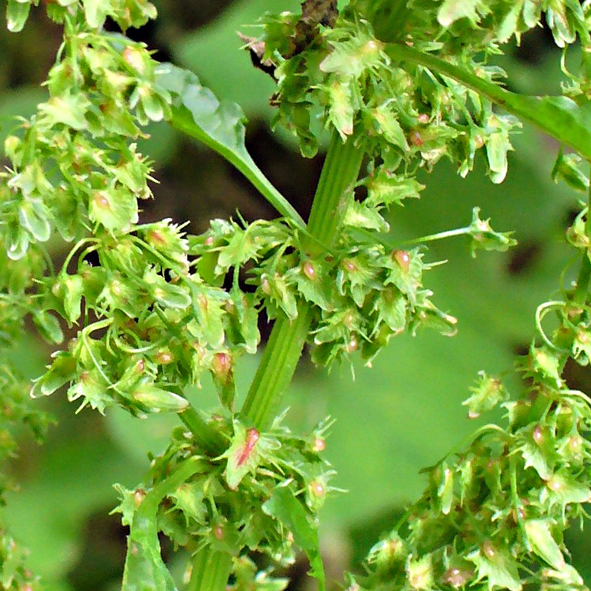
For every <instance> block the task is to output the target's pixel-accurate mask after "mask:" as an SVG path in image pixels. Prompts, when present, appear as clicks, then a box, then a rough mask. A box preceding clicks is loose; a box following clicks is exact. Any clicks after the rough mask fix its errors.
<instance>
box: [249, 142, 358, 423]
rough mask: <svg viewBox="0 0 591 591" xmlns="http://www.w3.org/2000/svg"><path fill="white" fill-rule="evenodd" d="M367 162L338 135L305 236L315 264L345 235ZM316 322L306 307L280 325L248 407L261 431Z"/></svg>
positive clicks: (326, 162)
mask: <svg viewBox="0 0 591 591" xmlns="http://www.w3.org/2000/svg"><path fill="white" fill-rule="evenodd" d="M362 158H363V151H362V150H361V149H360V148H359V147H358V146H356V145H355V143H354V142H353V140H351V139H349V140H348V141H346V142H343V141H342V140H341V138H340V137H339V135H338V134H336V132H335V134H334V137H333V139H332V142H331V144H330V148H329V150H328V154H327V156H326V161H325V163H324V167H323V169H322V174H321V176H320V181H319V183H318V188H317V190H316V195H315V197H314V203H313V205H312V211H311V212H310V219H309V221H308V226H307V229H308V233H309V234H310V236H311V238H310V239H308V238H306V237H305V236H304V241H303V246H304V249H305V250H306V255H308V256H310V257H311V258H312V259H313V258H315V257H320V256H322V255H323V254H324V252H321V251H320V249H319V243H320V244H325V245H326V246H327V247H328V248H330V247H331V246H332V244H333V243H334V241H335V240H336V239H337V237H338V235H339V232H340V230H341V227H342V225H343V222H344V219H345V213H346V211H347V205H348V202H349V200H350V199H352V191H353V187H354V185H355V181H356V180H357V176H358V175H359V169H360V168H361V160H362ZM310 320H311V317H310V308H309V306H308V305H307V303H301V304H300V306H299V309H298V317H297V318H296V319H295V320H293V321H291V320H289V319H288V318H287V317H286V316H284V315H283V316H280V317H279V318H278V319H277V321H276V322H275V326H274V327H273V330H272V332H271V337H270V339H269V342H268V344H267V347H266V348H265V352H264V353H263V358H262V360H261V363H260V365H259V369H258V371H257V373H256V375H255V378H254V380H253V382H252V385H251V388H250V391H249V392H248V395H247V398H246V401H245V403H244V407H243V408H242V417H243V420H245V421H246V422H247V423H250V424H252V425H253V426H254V427H256V428H257V429H264V428H265V427H266V426H267V423H268V422H269V417H270V416H271V412H272V411H273V410H274V408H275V406H276V405H277V403H278V401H279V398H280V396H281V395H282V394H283V393H284V392H285V390H286V389H287V386H288V385H289V383H290V381H291V379H292V377H293V374H294V372H295V369H296V366H297V364H298V361H299V359H300V356H301V354H302V350H303V348H304V343H305V342H306V337H307V335H308V329H309V326H310Z"/></svg>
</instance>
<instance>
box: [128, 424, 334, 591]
mask: <svg viewBox="0 0 591 591" xmlns="http://www.w3.org/2000/svg"><path fill="white" fill-rule="evenodd" d="M212 420H214V421H216V422H217V429H218V430H219V432H220V433H222V434H223V436H224V438H225V439H226V440H227V442H228V448H227V450H226V451H225V452H224V453H223V454H222V455H220V456H219V457H218V458H213V459H212V458H204V457H203V458H200V459H199V461H200V466H199V469H198V470H197V471H195V473H194V475H193V476H192V477H191V478H189V479H187V480H186V481H185V482H183V483H182V484H181V486H178V487H174V488H172V489H171V490H170V491H169V492H168V493H167V494H166V495H165V496H164V498H163V500H162V502H161V503H160V508H159V510H158V513H157V520H158V528H159V530H160V531H162V532H163V533H165V534H166V535H167V536H168V537H169V538H170V539H171V540H172V541H173V543H174V544H175V546H178V547H185V548H187V549H188V550H189V551H192V552H194V551H196V550H198V549H199V548H203V547H205V546H207V547H210V548H212V549H213V550H215V551H220V552H226V553H229V554H231V555H232V556H236V557H238V556H241V555H242V556H246V553H247V552H249V551H256V552H259V553H263V554H266V555H267V556H268V557H269V558H270V559H272V560H273V561H274V562H277V563H279V564H283V565H287V564H290V563H292V562H293V561H294V560H295V548H294V536H295V537H296V538H297V537H298V535H299V533H300V530H301V528H304V529H305V530H306V531H308V534H311V533H312V532H314V531H315V528H316V514H317V512H318V510H319V509H320V507H322V505H323V504H324V501H325V499H326V498H327V496H330V494H331V493H332V492H333V491H335V489H334V488H332V487H331V486H330V485H329V481H330V478H331V477H332V476H333V475H334V471H333V470H331V469H330V466H329V465H328V464H327V463H326V461H325V460H323V459H322V457H321V453H322V451H323V450H324V447H325V436H326V431H327V429H328V428H329V427H330V423H329V422H325V423H322V424H320V425H318V427H317V428H316V429H315V430H314V431H313V432H312V433H311V435H310V436H309V437H296V436H294V435H292V434H291V432H290V431H289V429H287V428H286V427H284V426H283V425H281V421H282V417H278V418H277V419H276V420H275V421H274V423H273V425H272V426H271V427H270V428H269V429H268V430H267V431H265V432H264V433H259V432H258V431H257V430H256V429H253V428H250V429H247V428H246V427H245V426H244V425H243V424H241V423H240V422H239V421H237V420H234V421H233V422H228V421H226V420H224V419H222V418H221V417H214V418H212ZM199 454H200V450H198V449H196V448H195V446H194V443H193V441H192V437H191V435H190V434H187V433H184V432H183V431H182V429H178V430H176V431H175V432H174V434H173V441H172V442H171V444H170V446H169V448H168V449H167V450H166V451H165V452H164V453H163V454H162V455H161V456H158V457H155V458H153V460H152V466H151V469H150V472H149V474H148V475H147V478H146V481H145V483H144V484H142V485H141V486H140V487H138V488H136V489H134V490H127V489H125V488H123V487H121V486H119V485H118V486H117V488H118V489H119V492H120V495H121V498H122V502H121V504H120V506H119V508H118V510H119V511H120V512H121V513H122V514H123V523H124V524H126V525H130V526H131V527H132V530H133V527H134V519H135V516H136V515H137V514H138V511H140V510H141V507H142V504H143V503H144V502H145V499H146V497H147V495H149V494H150V493H149V492H146V491H150V490H154V488H155V487H157V486H158V485H160V484H161V483H164V484H166V482H167V476H168V475H170V474H174V473H175V472H176V471H177V470H178V469H179V468H181V469H182V466H183V465H186V463H187V462H188V461H194V459H195V457H199ZM277 491H280V492H277ZM283 497H286V498H283ZM280 498H281V501H280V500H279V499H280ZM286 499H289V500H288V501H287V504H288V505H289V508H290V513H291V515H290V516H286V515H284V514H283V513H282V511H281V509H280V505H281V503H284V502H285V501H286ZM290 519H293V524H291V525H290V523H289V520H290ZM133 535H134V534H133V531H132V536H133ZM314 535H315V534H314ZM244 566H245V565H243V567H244ZM245 574H246V573H243V575H245ZM265 578H266V577H265ZM271 581H272V579H268V584H271ZM275 584H276V583H275Z"/></svg>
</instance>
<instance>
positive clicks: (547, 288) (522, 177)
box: [0, 0, 591, 591]
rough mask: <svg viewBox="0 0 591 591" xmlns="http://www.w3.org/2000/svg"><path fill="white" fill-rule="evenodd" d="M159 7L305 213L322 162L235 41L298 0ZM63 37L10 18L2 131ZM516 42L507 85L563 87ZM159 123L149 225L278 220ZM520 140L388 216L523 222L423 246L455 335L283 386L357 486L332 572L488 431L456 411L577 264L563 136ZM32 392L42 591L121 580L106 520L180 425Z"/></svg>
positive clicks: (327, 534) (419, 231)
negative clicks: (474, 215)
mask: <svg viewBox="0 0 591 591" xmlns="http://www.w3.org/2000/svg"><path fill="white" fill-rule="evenodd" d="M156 4H157V5H158V8H159V10H160V15H161V16H160V19H159V20H158V21H157V22H156V23H155V24H150V25H149V26H147V27H145V28H144V29H142V30H141V31H139V32H133V36H134V38H137V39H140V40H143V41H145V42H147V43H148V44H149V46H150V47H152V48H154V49H157V53H156V57H157V58H158V59H161V60H169V61H174V62H175V63H177V64H179V65H182V66H185V67H189V68H191V69H193V70H194V71H195V72H196V73H197V74H198V75H199V76H200V77H201V79H202V82H203V83H205V84H207V85H209V86H210V87H211V88H212V89H213V90H214V91H215V92H216V93H217V94H218V96H220V97H223V98H227V99H231V100H234V101H236V102H238V103H239V104H240V105H242V107H243V108H244V110H245V112H246V114H247V116H248V118H249V124H248V138H247V139H248V146H249V149H250V151H251V153H252V154H253V157H254V158H255V159H256V160H257V162H258V163H259V165H260V166H261V168H262V169H263V170H264V171H265V173H266V174H267V175H268V176H269V178H270V179H271V180H272V181H273V182H274V183H275V184H276V185H277V187H278V188H279V189H280V190H281V191H282V192H283V193H284V194H285V195H286V196H288V197H289V199H290V200H291V201H292V203H293V204H294V205H295V206H296V207H297V208H298V209H299V210H300V212H301V213H302V214H303V215H307V212H308V209H309V207H310V200H311V195H312V194H313V191H314V187H315V183H316V180H317V178H318V175H319V171H320V168H321V165H322V156H319V157H317V158H316V159H314V160H309V161H307V160H304V159H302V158H301V157H300V156H299V154H298V153H297V152H296V151H295V150H294V144H293V142H292V141H291V140H290V138H289V137H287V135H286V134H284V133H281V132H280V133H277V134H274V135H273V134H272V133H271V131H270V129H269V120H270V118H271V116H272V114H273V111H272V107H270V106H269V97H270V95H271V94H272V92H273V81H272V80H271V79H270V78H269V77H267V76H265V75H264V74H263V73H261V72H259V71H257V70H255V69H254V68H253V67H252V66H251V64H250V60H249V58H248V55H247V54H246V53H245V52H244V51H241V50H240V46H241V42H240V40H239V38H238V36H237V35H236V31H237V30H238V29H241V30H242V31H243V32H244V33H245V34H256V30H254V32H253V29H251V28H248V27H242V25H244V24H248V23H250V24H252V23H255V22H256V19H257V17H258V16H260V15H261V14H262V13H263V12H264V11H266V10H273V11H280V10H297V9H298V6H299V2H298V1H297V0H244V1H241V2H240V1H233V0H200V1H199V2H192V3H184V2H173V1H171V0H170V1H168V2H156ZM60 35H61V31H60V29H59V27H57V26H55V25H53V24H52V23H50V22H48V20H47V19H46V18H45V16H44V11H43V10H41V9H39V10H36V11H34V14H33V18H32V19H31V21H30V22H29V24H28V25H27V27H26V29H25V31H23V32H22V33H20V34H19V35H11V34H9V33H8V32H6V31H5V30H4V29H2V30H0V55H1V56H2V59H1V60H0V124H1V128H0V140H3V139H4V137H5V135H6V133H7V132H8V130H10V129H11V127H13V119H11V118H12V117H14V116H15V115H25V116H26V115H29V114H31V113H32V112H33V111H34V109H35V105H36V104H37V102H38V101H39V100H41V99H42V98H43V96H44V91H43V90H42V89H41V88H40V86H39V84H40V83H41V82H42V81H43V79H44V78H45V75H46V72H47V70H48V68H49V67H50V66H51V63H52V60H53V59H54V56H55V52H56V50H57V48H58V46H59V43H60ZM508 54H509V55H508V56H507V57H504V58H502V59H500V60H499V62H500V64H501V65H502V66H503V67H504V68H505V69H506V70H507V72H508V73H509V78H510V86H511V87H512V88H514V89H516V90H520V91H523V92H529V93H548V94H552V93H556V92H557V91H558V90H559V84H560V69H559V64H558V59H559V55H558V54H557V52H556V51H554V50H553V49H552V47H551V43H550V41H549V38H548V36H547V35H546V34H545V32H544V30H542V29H540V30H538V31H536V32H535V33H534V34H530V35H528V36H526V37H525V38H524V40H523V43H522V45H521V46H520V47H519V48H513V49H511V50H510V51H509V52H508ZM150 131H151V134H152V136H151V138H150V139H149V140H147V141H145V142H143V145H142V149H143V150H144V151H145V152H146V153H148V154H149V155H150V157H151V158H152V159H153V160H154V162H155V164H154V168H155V174H154V176H155V177H156V178H157V179H158V180H159V182H160V184H159V185H155V186H154V192H155V195H156V199H155V201H154V202H153V203H150V204H148V205H147V207H146V209H145V211H144V213H143V219H144V220H153V219H160V218H162V217H172V218H174V219H175V220H176V221H178V222H184V221H185V220H190V222H191V225H190V227H189V230H190V231H191V232H199V231H202V230H204V229H205V228H206V227H207V224H208V221H209V220H210V219H211V218H212V217H220V216H222V217H227V216H230V215H233V213H234V212H235V211H236V210H239V211H240V213H241V214H242V216H244V217H245V218H246V219H247V220H252V219H256V218H259V217H272V216H273V211H272V210H271V209H270V207H269V206H268V205H267V204H266V202H264V200H262V199H261V198H260V197H259V196H258V195H257V193H256V191H255V190H254V189H253V188H252V187H250V186H249V185H248V183H247V182H246V181H245V180H244V179H243V178H241V176H240V175H239V174H238V173H236V172H235V171H233V170H232V169H231V168H229V166H228V165H227V164H226V163H225V162H224V161H223V160H221V159H220V158H219V157H217V156H216V155H215V154H212V153H210V152H208V151H207V150H206V149H204V148H203V147H202V146H199V145H196V144H194V143H191V142H189V141H187V140H185V139H183V138H181V137H179V136H178V135H176V134H175V133H174V132H173V131H172V130H171V129H170V128H168V127H166V126H162V125H161V126H156V127H154V128H153V129H151V130H150ZM514 145H515V147H516V151H515V152H514V153H512V154H511V155H510V172H509V176H508V178H507V180H506V182H505V183H503V184H502V185H500V186H494V185H492V184H491V183H490V182H489V181H488V179H487V178H486V177H485V175H484V166H482V165H481V166H479V167H478V169H477V170H476V171H475V172H474V173H473V174H471V175H469V176H468V178H467V179H465V180H463V179H461V178H459V177H458V176H457V174H456V173H455V171H454V170H453V169H452V168H451V167H450V166H448V165H447V164H446V163H441V164H440V165H438V166H437V167H436V169H435V171H434V172H433V173H432V174H431V175H430V176H429V177H426V178H424V179H423V182H424V183H425V184H426V185H427V187H428V188H427V190H426V191H425V193H424V196H423V198H422V199H421V200H420V201H418V202H414V203H410V204H409V205H407V206H406V207H405V208H399V209H396V210H395V211H393V212H392V218H391V225H392V239H393V240H397V241H398V240H404V239H409V238H414V237H417V236H421V235H425V234H430V233H433V232H438V231H442V230H447V229H451V228H455V227H460V226H463V225H466V224H468V223H469V222H470V219H471V210H472V208H473V207H474V206H476V205H478V206H480V207H481V208H482V215H483V216H484V217H485V218H486V217H490V218H491V219H492V223H493V227H494V228H495V229H497V230H501V231H508V230H514V231H515V237H516V238H517V239H518V241H519V246H518V247H517V248H515V249H513V250H512V251H511V252H508V253H503V254H499V253H494V254H489V253H483V254H480V255H479V257H478V258H477V259H472V258H470V256H469V254H468V249H467V248H466V244H465V243H464V242H463V241H462V240H461V239H459V240H455V241H453V240H452V241H449V242H444V243H437V244H435V245H433V247H432V248H431V249H430V250H429V252H428V253H427V255H426V259H427V260H428V261H431V262H435V261H447V263H446V264H445V265H441V266H437V267H435V268H434V269H433V270H432V271H430V272H429V273H428V274H427V276H426V278H425V279H426V281H425V282H426V285H427V286H428V287H429V288H430V289H431V290H432V291H433V292H434V294H435V296H434V301H435V302H436V303H437V304H438V305H439V307H440V308H442V309H444V310H446V311H448V312H449V313H451V314H453V315H454V316H456V317H457V318H458V321H459V323H458V326H459V332H458V335H457V336H455V337H454V338H451V339H450V338H446V337H442V336H439V335H437V334H431V333H428V332H423V333H420V334H419V335H417V336H416V337H415V338H412V337H409V336H402V337H398V338H396V339H394V340H393V341H392V343H391V345H390V347H389V348H388V349H387V350H386V351H385V352H383V353H382V354H381V356H380V357H379V358H378V359H377V361H376V362H375V363H374V367H373V368H371V369H370V368H366V367H363V366H361V365H359V366H356V367H355V368H354V373H355V380H352V379H351V369H350V368H349V367H347V366H344V365H343V366H340V367H335V368H333V370H332V372H331V373H326V372H320V371H316V370H314V369H313V368H312V367H310V365H309V364H308V363H307V362H306V360H304V362H303V363H302V367H301V369H300V370H299V372H298V376H297V379H296V381H295V383H294V384H293V386H292V388H291V390H290V393H289V396H288V401H287V403H286V404H288V405H289V406H290V408H291V410H290V413H289V415H288V417H289V422H290V424H291V425H292V427H293V428H294V429H296V430H306V429H309V428H311V427H312V426H313V425H314V424H315V423H316V422H317V421H318V420H319V419H322V418H324V417H325V416H327V415H330V416H332V417H333V418H335V419H336V423H335V425H334V426H333V428H332V434H331V436H330V439H329V441H328V447H327V453H328V456H329V458H330V460H331V461H332V463H333V464H334V466H335V468H336V470H337V471H338V477H337V478H336V479H335V481H334V485H335V486H338V487H341V488H344V489H347V490H348V493H346V494H340V495H337V496H335V497H334V498H332V499H330V500H329V501H328V503H327V506H326V508H325V509H324V511H323V518H324V525H323V527H322V543H323V550H324V553H325V557H326V562H327V567H328V570H329V572H330V573H331V575H332V576H333V577H334V578H335V579H337V580H338V579H339V577H340V576H341V573H342V571H343V569H345V568H355V564H358V561H359V557H360V556H363V554H364V553H365V552H366V551H367V549H368V547H369V546H370V545H371V544H373V542H374V541H376V539H377V537H378V536H379V535H380V534H381V533H382V532H384V531H386V530H387V529H388V528H389V527H391V526H392V524H393V521H394V516H395V515H396V513H397V512H398V511H400V509H401V508H402V507H403V505H404V503H406V502H408V501H411V500H412V499H414V498H415V497H416V496H417V495H418V494H420V492H421V488H422V478H421V476H420V474H419V470H420V468H422V467H424V466H427V465H430V464H433V463H434V462H435V461H437V459H439V458H440V457H441V456H442V455H443V454H445V453H447V452H448V451H449V450H450V449H451V448H452V447H453V446H454V445H456V444H457V443H458V442H459V441H461V440H462V438H463V437H465V436H466V435H467V434H469V433H470V432H471V431H472V430H474V429H475V428H476V427H477V426H478V424H477V423H475V422H474V421H469V420H468V419H467V417H466V409H465V407H462V406H461V402H462V400H464V399H465V398H466V397H467V396H468V388H469V386H470V385H471V384H472V383H473V382H474V380H475V378H476V376H477V372H478V371H479V370H485V371H487V372H489V373H491V374H494V375H504V374H506V373H509V375H508V377H507V379H508V383H509V385H510V386H511V389H512V393H513V395H518V394H519V390H520V384H519V383H518V382H517V381H516V380H515V378H514V377H512V375H511V374H510V370H511V368H512V365H513V360H514V356H515V354H516V353H517V354H519V353H520V352H523V351H524V349H525V348H526V347H527V345H528V342H529V340H530V339H531V337H532V336H533V328H534V322H533V315H534V312H535V309H536V307H537V305H539V304H540V303H541V302H543V301H545V299H547V298H549V297H550V296H551V294H552V293H553V292H554V291H555V290H556V289H557V287H558V286H559V285H560V281H561V272H562V270H563V268H564V267H565V265H567V264H568V263H569V257H570V256H571V255H570V252H569V250H568V248H567V247H566V246H565V245H564V239H563V236H564V230H565V228H566V227H567V224H568V222H569V221H570V220H571V219H572V215H573V212H574V211H575V210H576V205H577V201H576V200H577V196H576V195H574V194H573V193H572V192H570V191H568V190H567V189H566V188H565V187H563V186H557V185H554V184H553V183H552V182H551V181H550V179H549V175H550V170H551V167H552V164H553V157H554V155H555V153H556V149H557V146H556V145H553V143H552V142H551V141H550V140H549V139H548V138H546V137H543V136H541V135H539V134H537V133H536V132H535V131H534V130H532V129H530V128H528V127H525V128H524V129H523V132H522V133H521V134H520V135H519V136H516V137H515V138H514ZM481 164H482V163H481ZM60 248H62V247H59V246H58V247H56V251H55V256H56V258H58V259H59V258H60V257H61V256H63V252H60ZM566 277H567V280H568V274H567V276H566ZM50 352H51V351H49V350H48V349H47V348H46V347H45V346H44V345H43V344H41V343H39V342H37V341H35V340H34V339H33V337H29V338H27V339H26V340H25V341H24V342H23V343H20V344H18V345H17V346H16V347H15V351H14V352H13V355H14V356H15V358H16V359H17V361H18V362H19V364H20V367H21V368H22V369H23V371H25V372H26V373H27V374H29V375H30V376H31V377H35V376H37V375H39V374H40V373H41V372H42V368H43V365H44V364H46V363H47V362H48V359H49V354H50ZM255 367H256V359H255V360H249V359H244V360H243V362H242V365H241V367H240V371H239V377H240V383H241V384H242V388H241V391H242V392H244V390H245V388H246V387H247V384H248V380H249V379H250V376H252V374H253V372H254V369H255ZM572 379H573V380H576V386H577V387H579V388H582V389H584V390H587V391H588V385H587V381H588V376H586V375H582V374H578V375H574V374H573V378H572ZM191 396H192V397H193V399H194V401H195V403H196V404H197V405H198V406H201V407H202V408H206V407H207V406H209V405H211V404H213V403H214V401H215V397H214V395H213V394H212V390H211V388H209V387H207V385H206V387H205V388H204V389H203V390H202V391H196V392H194V393H192V394H191ZM39 404H41V405H43V406H44V407H46V408H47V409H48V410H50V411H51V412H52V413H54V414H55V415H56V417H57V418H58V420H59V423H58V425H57V426H55V427H53V428H52V429H51V430H50V434H49V438H48V441H47V443H46V445H44V446H43V447H37V446H36V445H34V444H32V443H31V442H30V441H28V440H24V441H23V442H22V446H21V451H20V455H19V457H18V458H17V459H16V460H15V462H14V464H13V466H12V470H13V472H14V474H15V476H16V477H17V479H18V480H19V482H20V483H21V489H20V491H18V492H17V493H15V494H13V495H11V496H10V498H9V503H8V506H7V508H6V509H3V512H4V515H5V518H6V520H7V522H8V523H9V524H10V526H11V527H12V528H13V531H14V532H15V533H16V534H17V536H18V537H19V539H20V540H21V541H22V542H23V543H24V544H26V545H27V546H28V547H29V548H30V551H31V555H30V566H31V567H32V569H34V570H35V571H36V572H37V573H38V574H40V575H41V576H42V577H43V578H44V580H45V581H46V588H47V589H48V590H50V591H58V590H59V591H83V590H93V591H102V590H105V591H107V590H110V589H116V588H117V583H118V577H119V576H120V574H121V568H122V560H123V557H124V549H125V535H126V532H125V530H124V529H123V528H122V527H121V526H120V525H119V520H118V517H117V516H109V511H110V510H111V509H112V508H113V507H114V506H115V504H116V496H115V492H114V490H113V488H112V484H113V483H114V482H120V483H122V484H124V485H127V486H134V485H135V484H137V483H138V482H140V481H141V479H142V475H143V473H144V472H145V470H146V469H147V466H148V461H147V457H146V454H147V453H148V452H149V451H152V452H158V451H160V450H161V449H162V446H163V445H164V444H165V443H166V441H167V437H168V432H169V430H170V429H171V428H172V426H175V425H176V420H175V418H174V417H166V416H162V417H151V418H149V419H146V420H143V421H140V420H137V419H132V418H131V417H128V416H127V415H126V414H125V413H123V411H109V412H108V413H107V416H106V417H101V416H100V415H99V414H97V413H93V412H91V411H88V410H84V411H82V412H80V413H79V414H78V415H75V410H76V409H75V407H74V406H73V405H71V404H68V403H67V401H66V400H65V398H64V396H63V394H62V395H60V394H57V395H54V397H52V398H51V399H48V400H42V401H39ZM487 418H489V417H487ZM498 418H499V417H498V416H493V417H492V419H498ZM576 538H577V540H576V544H575V546H574V558H575V560H577V561H578V563H579V566H580V568H581V569H582V570H583V571H585V569H586V572H585V574H586V575H587V577H588V578H587V580H588V582H590V581H591V567H590V566H585V562H588V561H585V559H584V557H585V556H586V555H588V553H589V551H590V550H591V542H590V541H589V540H587V539H586V538H585V537H584V536H583V535H582V534H576ZM165 552H168V550H167V549H166V545H165ZM305 570H306V569H305V565H303V566H300V567H298V565H296V567H295V568H294V570H293V572H292V573H291V574H292V575H293V583H292V586H291V587H290V589H297V588H299V589H303V588H305V585H306V584H307V583H306V582H305V578H304V577H303V576H302V574H303V573H305Z"/></svg>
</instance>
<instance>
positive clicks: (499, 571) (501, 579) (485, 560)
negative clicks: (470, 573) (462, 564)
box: [466, 541, 522, 591]
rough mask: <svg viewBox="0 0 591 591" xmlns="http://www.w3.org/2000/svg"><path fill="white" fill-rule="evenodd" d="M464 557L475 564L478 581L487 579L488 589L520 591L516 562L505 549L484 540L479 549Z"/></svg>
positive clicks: (491, 590)
mask: <svg viewBox="0 0 591 591" xmlns="http://www.w3.org/2000/svg"><path fill="white" fill-rule="evenodd" d="M466 558H467V559H468V560H470V561H471V562H473V563H474V564H475V565H476V569H477V572H478V580H479V581H480V580H482V579H488V581H487V582H488V588H489V590H490V591H493V589H496V588H498V589H509V591H521V588H522V587H521V582H520V577H519V571H518V570H517V562H516V561H515V559H514V558H513V557H512V556H511V554H510V553H509V552H508V551H507V550H504V549H500V548H496V547H495V546H494V545H493V544H492V543H491V542H489V541H486V542H484V544H483V545H482V548H481V549H480V550H477V551H476V552H473V553H472V554H469V555H468V556H466Z"/></svg>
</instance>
